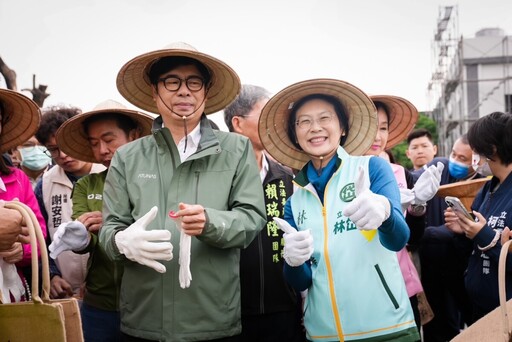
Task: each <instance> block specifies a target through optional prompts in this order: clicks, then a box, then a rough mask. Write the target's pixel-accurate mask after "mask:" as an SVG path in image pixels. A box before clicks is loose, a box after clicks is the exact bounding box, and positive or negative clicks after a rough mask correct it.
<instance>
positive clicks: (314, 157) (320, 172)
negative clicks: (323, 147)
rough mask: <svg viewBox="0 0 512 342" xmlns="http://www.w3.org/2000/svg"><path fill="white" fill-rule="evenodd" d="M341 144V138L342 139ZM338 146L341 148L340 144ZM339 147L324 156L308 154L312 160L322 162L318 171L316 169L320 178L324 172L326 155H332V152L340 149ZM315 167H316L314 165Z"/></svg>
mask: <svg viewBox="0 0 512 342" xmlns="http://www.w3.org/2000/svg"><path fill="white" fill-rule="evenodd" d="M340 142H341V138H340ZM338 146H339V142H338ZM338 146H336V147H335V148H333V149H332V150H330V151H329V152H328V153H326V154H323V155H313V154H308V155H309V156H310V157H311V159H319V160H320V167H319V168H318V169H316V172H317V174H318V175H319V176H320V175H321V174H322V170H323V166H324V165H323V163H324V158H325V156H326V155H329V154H331V153H332V152H334V151H336V150H337V149H338ZM313 166H314V165H313Z"/></svg>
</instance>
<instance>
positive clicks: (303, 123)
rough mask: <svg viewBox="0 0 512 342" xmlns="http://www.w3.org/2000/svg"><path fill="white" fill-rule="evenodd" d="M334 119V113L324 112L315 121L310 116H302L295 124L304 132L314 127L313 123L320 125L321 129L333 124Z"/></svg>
mask: <svg viewBox="0 0 512 342" xmlns="http://www.w3.org/2000/svg"><path fill="white" fill-rule="evenodd" d="M333 118H334V114H333V113H331V112H323V113H321V114H320V116H319V117H318V118H316V119H314V118H312V117H310V116H307V115H305V116H302V117H300V118H299V119H298V120H297V121H295V124H296V125H297V127H299V128H300V129H303V130H306V129H310V128H311V126H312V125H313V122H317V123H318V125H320V127H326V126H328V125H329V124H330V123H331V122H332V119H333Z"/></svg>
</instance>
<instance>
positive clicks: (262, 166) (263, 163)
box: [260, 153, 268, 183]
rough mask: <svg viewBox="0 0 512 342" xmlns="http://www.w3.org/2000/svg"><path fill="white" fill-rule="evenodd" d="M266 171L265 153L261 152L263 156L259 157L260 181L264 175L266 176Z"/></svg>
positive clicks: (263, 178)
mask: <svg viewBox="0 0 512 342" xmlns="http://www.w3.org/2000/svg"><path fill="white" fill-rule="evenodd" d="M267 173H268V161H267V157H266V156H265V153H263V158H262V159H261V170H260V178H261V182H262V183H263V181H264V180H265V177H267Z"/></svg>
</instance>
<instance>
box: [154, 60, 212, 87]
mask: <svg viewBox="0 0 512 342" xmlns="http://www.w3.org/2000/svg"><path fill="white" fill-rule="evenodd" d="M184 65H195V66H196V67H197V69H198V70H199V72H200V73H201V76H203V79H204V84H205V88H206V89H208V87H209V85H210V81H211V78H212V77H211V74H210V71H208V68H207V67H206V66H205V65H204V64H203V63H201V62H199V61H198V60H197V59H194V58H190V57H183V56H169V57H162V58H160V59H158V60H156V61H155V62H154V63H153V64H152V65H151V67H150V68H149V70H148V77H149V81H150V82H151V84H152V85H157V84H158V80H159V78H160V76H162V75H163V74H165V73H166V72H168V71H169V70H172V69H175V68H177V67H180V66H184Z"/></svg>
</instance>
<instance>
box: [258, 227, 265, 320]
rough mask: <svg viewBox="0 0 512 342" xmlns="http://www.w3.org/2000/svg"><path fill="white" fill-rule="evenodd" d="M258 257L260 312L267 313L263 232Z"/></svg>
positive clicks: (259, 236)
mask: <svg viewBox="0 0 512 342" xmlns="http://www.w3.org/2000/svg"><path fill="white" fill-rule="evenodd" d="M258 252H259V254H258V259H259V264H260V314H263V313H265V287H264V284H265V278H264V277H265V272H264V267H263V243H262V241H261V234H258Z"/></svg>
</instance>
